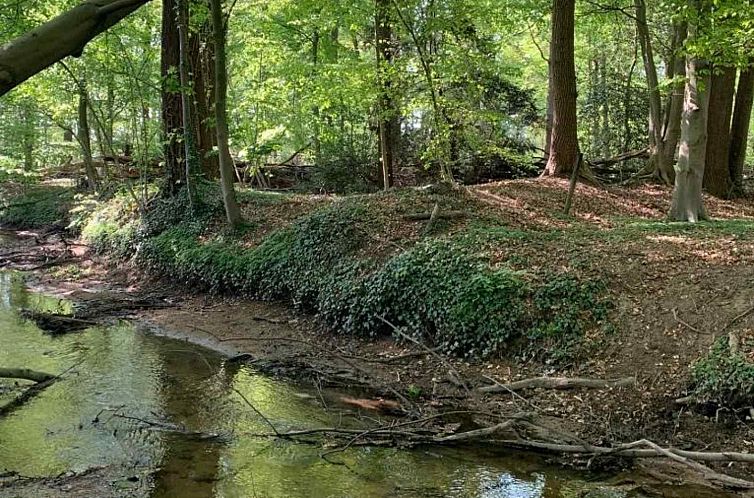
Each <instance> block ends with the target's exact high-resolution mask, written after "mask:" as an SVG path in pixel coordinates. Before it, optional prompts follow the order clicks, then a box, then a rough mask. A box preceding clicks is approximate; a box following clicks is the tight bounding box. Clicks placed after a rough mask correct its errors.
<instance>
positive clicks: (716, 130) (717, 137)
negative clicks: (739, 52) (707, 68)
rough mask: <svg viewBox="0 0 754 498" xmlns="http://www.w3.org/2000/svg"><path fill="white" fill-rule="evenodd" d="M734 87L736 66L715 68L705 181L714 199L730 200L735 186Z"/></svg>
mask: <svg viewBox="0 0 754 498" xmlns="http://www.w3.org/2000/svg"><path fill="white" fill-rule="evenodd" d="M735 87H736V68H735V67H732V66H725V67H721V68H715V70H714V72H713V75H712V81H711V86H710V89H709V111H708V113H707V152H706V154H705V156H706V159H705V165H704V181H703V185H704V189H705V190H706V191H707V192H709V193H710V194H712V195H714V196H715V197H722V198H725V197H728V195H729V194H730V190H731V185H732V181H731V177H730V167H729V155H730V123H731V117H732V114H733V94H734V92H735Z"/></svg>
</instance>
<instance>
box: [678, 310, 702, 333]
mask: <svg viewBox="0 0 754 498" xmlns="http://www.w3.org/2000/svg"><path fill="white" fill-rule="evenodd" d="M673 318H675V321H676V322H678V323H680V324H681V325H683V326H684V327H686V328H687V329H689V330H691V331H693V332H696V333H697V334H704V333H705V332H703V331H701V330H699V329H698V328H696V327H694V326H692V325H690V324H688V323H686V322H684V321H683V320H681V319H680V318H679V317H678V310H677V309H676V308H673Z"/></svg>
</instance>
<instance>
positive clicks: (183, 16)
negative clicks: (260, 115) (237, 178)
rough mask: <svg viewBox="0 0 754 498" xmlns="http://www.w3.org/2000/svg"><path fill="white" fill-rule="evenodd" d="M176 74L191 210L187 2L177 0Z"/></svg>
mask: <svg viewBox="0 0 754 498" xmlns="http://www.w3.org/2000/svg"><path fill="white" fill-rule="evenodd" d="M177 7H178V15H177V18H178V54H179V56H178V59H179V61H178V72H179V74H180V79H181V122H182V128H183V169H184V172H183V175H184V179H185V181H186V190H187V194H188V197H189V203H190V204H191V206H192V209H193V203H194V201H193V193H192V178H191V175H192V162H193V158H192V154H191V153H192V151H193V122H192V121H191V103H190V102H189V92H190V90H189V86H190V85H191V83H190V81H191V80H190V79H189V56H188V34H187V31H188V29H189V24H188V17H189V13H188V8H189V7H188V0H178V4H177Z"/></svg>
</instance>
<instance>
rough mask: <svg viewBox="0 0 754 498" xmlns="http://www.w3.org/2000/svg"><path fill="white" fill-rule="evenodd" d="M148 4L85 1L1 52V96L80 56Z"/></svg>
mask: <svg viewBox="0 0 754 498" xmlns="http://www.w3.org/2000/svg"><path fill="white" fill-rule="evenodd" d="M147 2H149V0H86V1H85V2H83V3H81V4H79V5H78V6H77V7H74V8H73V9H71V10H69V11H67V12H64V13H63V14H61V15H59V16H58V17H56V18H54V19H52V20H50V21H48V22H47V23H45V24H42V25H41V26H39V27H37V28H35V29H33V30H31V31H29V32H28V33H26V34H24V35H22V36H20V37H19V38H16V39H15V40H13V41H11V42H10V43H8V44H6V45H4V46H3V47H1V48H0V96H2V95H5V94H6V93H8V92H9V91H10V90H12V89H13V88H15V87H16V86H18V85H20V84H21V83H23V82H24V81H26V80H27V79H29V78H30V77H32V76H34V75H35V74H37V73H39V72H40V71H42V70H44V69H46V68H47V67H49V66H51V65H52V64H54V63H55V62H57V61H59V60H61V59H63V58H65V57H68V56H69V55H72V56H80V55H81V54H82V53H83V51H84V47H85V46H86V45H87V43H89V41H91V40H92V38H94V37H95V36H97V35H98V34H100V33H102V32H103V31H105V30H107V29H108V28H110V27H112V26H114V25H115V24H117V23H118V22H120V21H121V20H122V19H123V18H124V17H126V16H128V15H129V14H131V13H132V12H134V11H135V10H136V9H138V8H139V7H141V6H142V5H144V4H145V3H147Z"/></svg>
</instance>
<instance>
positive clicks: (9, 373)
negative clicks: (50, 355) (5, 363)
mask: <svg viewBox="0 0 754 498" xmlns="http://www.w3.org/2000/svg"><path fill="white" fill-rule="evenodd" d="M0 377H2V378H4V379H23V380H30V381H33V382H44V381H46V380H50V379H52V378H54V377H55V376H54V375H52V374H48V373H45V372H37V371H35V370H30V369H28V368H2V367H0Z"/></svg>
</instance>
